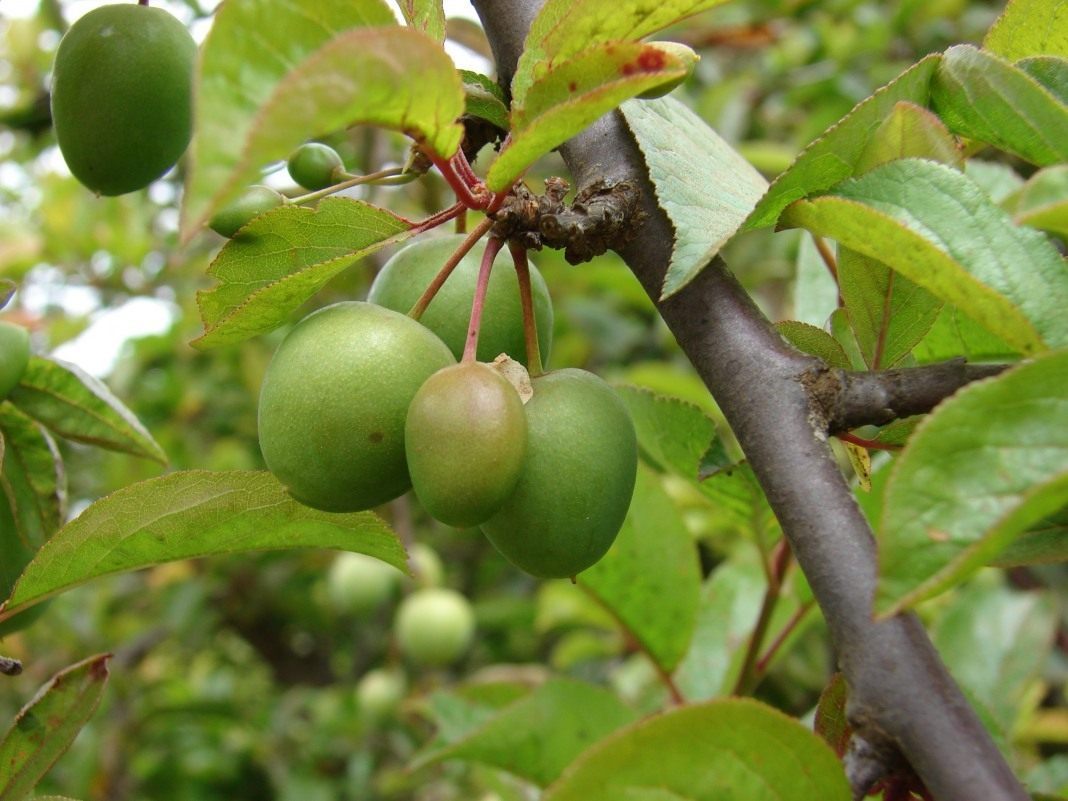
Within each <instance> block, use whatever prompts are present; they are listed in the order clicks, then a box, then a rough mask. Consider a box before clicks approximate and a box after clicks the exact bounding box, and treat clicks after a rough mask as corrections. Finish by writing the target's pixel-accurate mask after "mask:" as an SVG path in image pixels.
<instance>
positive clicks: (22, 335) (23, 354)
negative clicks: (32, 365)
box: [0, 322, 30, 400]
mask: <svg viewBox="0 0 1068 801" xmlns="http://www.w3.org/2000/svg"><path fill="white" fill-rule="evenodd" d="M29 361H30V332H29V331H27V330H26V329H25V328H23V327H22V326H19V325H15V324H13V323H5V322H0V400H3V399H4V398H6V397H7V395H8V393H9V392H11V390H13V389H14V388H15V387H16V386H17V385H18V383H19V379H20V378H22V374H23V373H24V372H26V365H27V364H29Z"/></svg>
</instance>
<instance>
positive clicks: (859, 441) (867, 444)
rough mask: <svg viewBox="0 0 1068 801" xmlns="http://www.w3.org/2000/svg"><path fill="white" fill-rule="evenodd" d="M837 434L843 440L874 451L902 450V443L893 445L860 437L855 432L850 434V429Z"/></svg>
mask: <svg viewBox="0 0 1068 801" xmlns="http://www.w3.org/2000/svg"><path fill="white" fill-rule="evenodd" d="M835 436H836V437H838V439H840V440H842V442H848V443H850V444H851V445H857V446H858V447H861V448H867V449H868V450H872V451H899V450H901V446H900V445H891V444H890V443H888V442H879V441H878V440H874V439H864V438H863V437H858V436H856V435H855V434H850V433H849V432H848V431H846V432H844V433H841V434H835Z"/></svg>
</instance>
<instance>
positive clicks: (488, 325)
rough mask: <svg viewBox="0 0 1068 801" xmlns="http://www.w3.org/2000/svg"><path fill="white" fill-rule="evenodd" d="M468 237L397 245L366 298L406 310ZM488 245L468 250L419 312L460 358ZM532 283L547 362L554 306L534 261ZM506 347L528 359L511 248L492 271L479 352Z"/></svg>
mask: <svg viewBox="0 0 1068 801" xmlns="http://www.w3.org/2000/svg"><path fill="white" fill-rule="evenodd" d="M463 241H464V235H463V234H455V235H450V236H439V237H430V238H424V239H420V240H418V241H416V242H413V243H412V244H410V245H408V246H406V247H404V248H403V249H401V250H399V251H397V253H395V254H394V255H393V258H391V259H390V260H389V261H387V262H386V264H385V266H384V267H383V268H382V269H381V271H379V273H378V275H377V276H376V277H375V280H374V283H373V284H371V291H370V293H369V294H368V296H367V300H369V301H370V302H371V303H377V304H379V305H380V306H385V307H386V308H389V309H394V310H395V311H399V312H407V311H408V310H409V309H411V308H412V306H414V305H415V302H416V301H417V300H419V297H420V296H421V295H422V294H423V290H425V289H426V288H427V285H428V284H429V283H430V281H431V280H432V279H433V278H434V276H435V275H437V273H438V271H439V270H440V269H441V267H442V266H443V265H444V264H445V262H446V261H447V260H448V258H449V256H451V255H452V253H453V252H454V251H455V250H456V248H457V247H459V245H460V243H461V242H463ZM485 249H486V242H485V240H483V241H481V242H479V243H478V244H476V245H475V246H474V248H472V249H471V251H470V252H469V253H468V254H467V255H466V256H464V258H463V259H462V260H461V261H460V263H459V264H458V265H456V269H455V270H453V273H452V275H450V276H449V280H448V281H446V282H445V285H444V286H442V288H441V290H440V291H439V292H438V294H437V295H436V296H435V297H434V300H433V301H431V303H430V305H429V306H428V307H427V309H426V311H425V312H423V316H422V317H421V318H420V322H421V323H422V324H423V325H425V326H426V327H427V328H429V329H430V330H431V331H433V332H434V333H435V334H437V335H438V336H439V337H441V339H442V340H443V341H444V342H445V344H446V345H448V346H449V348H451V349H452V352H453V355H454V356H456V358H457V359H459V358H460V357H461V356H462V355H463V351H464V343H465V341H466V339H467V323H468V320H469V319H470V317H471V300H472V298H473V297H474V295H475V284H476V283H477V281H478V270H479V265H480V263H481V260H482V253H483V252H484V251H485ZM530 284H531V294H532V296H533V300H534V316H535V319H536V321H537V328H538V349H539V350H540V351H541V360H542V362H543V363H546V364H547V363H548V361H549V352H550V350H551V347H552V335H553V307H552V301H551V300H550V299H549V288H548V287H547V286H546V285H545V279H544V278H542V277H541V273H539V272H538V270H537V268H536V267H535V266H534V265H533V264H531V265H530ZM502 353H507V354H508V355H509V356H511V357H512V358H513V359H515V360H516V361H519V362H523V364H526V363H527V357H526V353H527V351H526V341H525V339H524V337H523V307H522V305H521V304H520V302H519V281H518V279H517V278H516V275H515V269H514V268H513V267H512V264H511V260H510V258H509V256H508V255H507V254H505V255H504V256H503V257H502V256H498V257H497V260H496V263H495V265H494V269H493V274H492V276H491V277H490V282H489V288H488V290H487V293H486V306H485V311H484V313H483V316H482V326H481V330H480V333H479V339H478V353H477V354H476V357H477V358H478V359H479V360H481V361H484V362H491V361H493V360H494V359H495V358H497V357H498V356H499V355H500V354H502Z"/></svg>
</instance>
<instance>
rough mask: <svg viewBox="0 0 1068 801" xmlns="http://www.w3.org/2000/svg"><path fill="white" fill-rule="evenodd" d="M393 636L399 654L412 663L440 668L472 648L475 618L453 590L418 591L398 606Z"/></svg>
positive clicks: (463, 600)
mask: <svg viewBox="0 0 1068 801" xmlns="http://www.w3.org/2000/svg"><path fill="white" fill-rule="evenodd" d="M393 633H394V634H395V635H396V637H397V645H398V646H399V647H400V650H401V652H402V653H403V654H404V655H405V656H406V657H408V658H409V659H410V660H411V661H412V662H414V663H415V664H418V665H424V666H427V667H443V666H444V665H448V664H450V663H452V662H455V661H456V660H457V659H459V658H460V657H461V656H462V655H463V653H464V652H465V651H466V650H467V649H468V647H469V646H470V645H471V639H472V637H473V636H474V633H475V614H474V612H473V611H472V610H471V604H470V603H468V601H467V599H466V598H464V596H462V595H460V593H458V592H455V591H454V590H447V589H441V588H435V589H425V590H418V591H417V592H414V593H412V594H411V595H409V596H408V597H407V598H405V599H404V602H403V603H401V605H400V608H399V609H398V610H397V618H396V620H395V621H394V624H393Z"/></svg>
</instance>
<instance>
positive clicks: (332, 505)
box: [259, 302, 453, 512]
mask: <svg viewBox="0 0 1068 801" xmlns="http://www.w3.org/2000/svg"><path fill="white" fill-rule="evenodd" d="M452 361H453V358H452V354H451V353H450V352H449V349H448V348H447V347H445V345H444V344H443V343H442V342H441V340H439V339H438V338H437V337H436V336H434V335H433V334H432V333H431V332H430V331H428V330H427V329H426V328H424V327H423V326H421V325H419V323H417V322H415V321H414V320H412V319H411V318H409V317H405V316H404V315H403V314H397V313H396V312H393V311H390V310H389V309H383V308H382V307H381V306H374V305H372V304H370V303H358V302H347V303H337V304H334V305H333V306H327V307H326V308H324V309H320V310H319V311H317V312H314V313H313V314H310V315H308V316H307V317H305V318H304V319H303V320H301V321H300V322H299V323H298V324H297V325H296V326H295V327H294V328H293V330H292V331H290V333H289V335H288V336H287V337H286V338H285V340H284V341H283V342H282V344H281V345H280V346H279V347H278V350H277V351H276V352H275V354H274V358H273V359H272V360H271V363H270V364H269V365H268V367H267V371H266V374H265V375H264V379H263V386H262V387H261V389H260V406H259V435H260V449H261V451H262V452H263V458H264V461H266V463H267V467H268V468H269V469H270V471H271V472H272V473H274V475H275V477H277V478H278V480H279V481H281V482H282V483H283V484H285V485H286V486H287V487H288V488H289V491H290V493H292V495H293V497H295V498H296V499H297V500H298V501H300V502H302V503H305V504H307V505H308V506H313V507H315V508H317V509H324V510H326V511H332V512H353V511H357V510H360V509H370V508H371V507H372V506H378V505H379V504H382V503H385V502H386V501H389V500H392V499H393V498H396V497H397V496H399V495H401V494H403V493H404V492H405V491H406V490H407V489H408V488H409V487H410V486H411V479H409V477H408V466H407V463H406V462H405V458H404V418H405V416H406V415H407V414H408V404H410V403H411V401H412V398H413V397H414V396H415V393H416V392H417V391H418V389H419V387H421V386H422V385H423V383H424V382H425V381H426V380H427V379H428V378H429V377H430V376H431V375H433V374H434V373H436V372H437V371H438V370H440V369H441V368H442V367H446V366H448V365H449V364H451V363H452Z"/></svg>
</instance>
